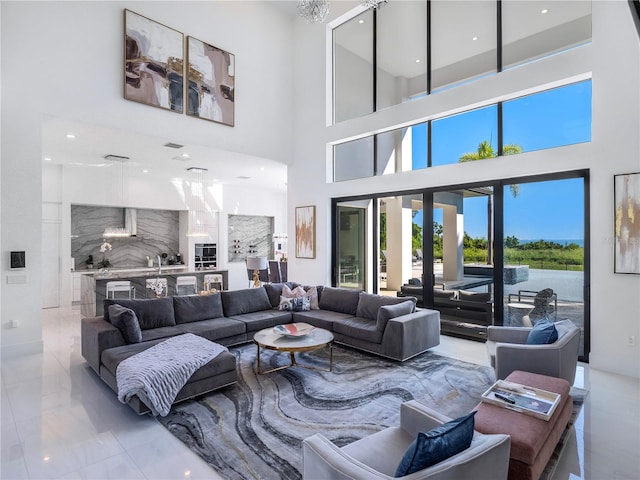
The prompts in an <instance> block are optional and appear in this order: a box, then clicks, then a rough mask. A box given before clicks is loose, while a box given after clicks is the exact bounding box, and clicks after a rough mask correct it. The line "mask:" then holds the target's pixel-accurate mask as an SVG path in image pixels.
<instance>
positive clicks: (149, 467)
mask: <svg viewBox="0 0 640 480" xmlns="http://www.w3.org/2000/svg"><path fill="white" fill-rule="evenodd" d="M43 324H44V328H43V339H44V345H45V346H44V352H43V353H42V354H38V355H30V356H25V357H20V358H14V359H10V360H5V361H3V362H2V383H1V388H0V403H1V411H2V417H1V418H2V420H1V424H0V425H1V428H2V440H1V449H2V454H1V456H0V462H1V468H2V469H1V474H0V478H2V479H3V480H13V479H45V478H46V479H48V478H62V479H96V480H97V479H118V480H124V479H178V478H190V479H191V478H192V479H196V478H202V479H217V478H220V477H219V476H218V475H216V473H215V472H214V471H213V470H211V468H210V467H209V466H208V465H207V464H206V463H205V462H203V461H202V460H201V459H200V458H199V457H197V456H196V455H195V454H193V453H192V452H191V451H190V450H189V449H188V448H187V447H185V446H184V445H182V443H181V442H179V441H178V440H177V439H175V438H174V437H173V436H172V435H171V434H170V433H169V432H168V431H167V430H166V429H165V428H163V427H162V426H160V424H159V423H158V422H156V421H155V420H154V419H153V418H151V417H149V416H143V417H139V416H137V415H135V414H134V413H133V411H132V410H131V409H130V408H129V407H128V406H125V405H122V404H120V403H119V402H118V401H117V399H116V396H115V394H114V393H113V392H112V391H111V390H110V389H109V388H108V387H107V386H106V385H105V384H103V383H102V381H101V380H99V379H98V378H97V376H96V375H95V374H94V373H93V371H92V370H91V369H90V368H89V367H88V366H87V364H86V363H85V362H84V359H83V358H82V356H81V355H80V327H79V324H80V313H79V311H78V310H77V309H71V308H57V309H48V310H44V320H43ZM433 351H434V352H435V353H439V354H441V355H447V356H450V357H455V358H459V359H461V360H465V361H469V362H473V363H479V364H486V363H487V358H486V354H485V349H484V345H483V344H481V343H476V342H468V341H465V340H460V339H455V338H450V337H444V336H443V337H442V340H441V344H440V346H438V347H437V348H435V349H433ZM576 385H578V386H582V387H584V388H587V389H588V390H589V391H590V394H589V396H588V397H587V400H586V402H585V405H584V408H583V411H582V414H581V415H580V417H579V418H578V421H577V423H576V426H575V430H574V432H575V435H573V436H572V438H571V441H570V443H569V445H568V446H567V448H566V450H565V453H564V455H563V457H562V460H561V463H560V465H559V467H558V470H557V472H556V476H555V478H556V479H579V478H585V479H596V480H599V479H638V478H640V455H639V454H638V453H639V450H638V447H639V446H640V382H639V381H638V380H635V379H631V378H628V377H622V376H619V375H613V374H610V373H605V372H600V371H597V370H594V369H591V368H590V367H589V366H588V365H581V366H580V367H579V371H578V376H577V378H576Z"/></svg>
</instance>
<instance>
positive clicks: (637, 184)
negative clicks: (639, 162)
mask: <svg viewBox="0 0 640 480" xmlns="http://www.w3.org/2000/svg"><path fill="white" fill-rule="evenodd" d="M613 187H614V197H615V232H614V234H615V255H614V256H615V262H614V272H615V273H632V274H636V275H639V274H640V172H638V173H628V174H624V175H614V177H613Z"/></svg>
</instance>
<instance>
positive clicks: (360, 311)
mask: <svg viewBox="0 0 640 480" xmlns="http://www.w3.org/2000/svg"><path fill="white" fill-rule="evenodd" d="M404 302H408V303H410V304H411V307H412V311H413V308H415V304H416V299H415V298H413V297H386V296H384V295H376V294H373V293H365V292H360V295H359V298H358V308H357V310H356V316H357V317H362V318H368V319H369V320H376V319H377V318H378V309H379V308H380V307H381V306H382V305H395V304H398V303H404ZM409 313H411V312H409Z"/></svg>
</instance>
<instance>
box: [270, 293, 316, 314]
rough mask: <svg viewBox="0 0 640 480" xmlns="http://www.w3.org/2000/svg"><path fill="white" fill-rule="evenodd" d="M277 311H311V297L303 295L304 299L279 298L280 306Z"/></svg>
mask: <svg viewBox="0 0 640 480" xmlns="http://www.w3.org/2000/svg"><path fill="white" fill-rule="evenodd" d="M278 310H281V311H285V312H308V311H309V310H311V297H310V296H309V295H305V296H304V297H294V298H287V297H284V296H282V297H280V305H278Z"/></svg>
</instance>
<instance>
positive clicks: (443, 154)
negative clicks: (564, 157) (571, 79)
mask: <svg viewBox="0 0 640 480" xmlns="http://www.w3.org/2000/svg"><path fill="white" fill-rule="evenodd" d="M503 128H504V144H505V145H508V144H515V145H519V146H520V147H521V148H522V151H523V152H527V151H534V150H542V149H545V148H553V147H556V146H561V145H571V144H574V143H581V142H586V141H590V140H591V81H586V82H581V83H576V84H573V85H569V86H566V87H561V88H557V89H553V90H549V91H546V92H542V93H539V94H536V95H530V96H527V97H523V98H519V99H516V100H513V101H510V102H505V103H504V104H503ZM432 135H433V141H432V166H433V167H437V166H438V165H446V164H452V163H457V162H458V159H459V158H460V156H461V155H462V154H464V153H466V152H475V151H476V150H477V148H478V144H479V143H480V142H482V141H483V140H489V141H491V144H492V146H493V148H494V149H495V150H497V107H496V106H489V107H485V108H482V109H479V110H474V111H471V112H465V113H462V114H459V115H455V116H452V117H447V118H444V119H441V120H436V121H434V122H433V123H432ZM426 145H427V141H426V125H424V124H423V125H420V126H416V127H413V152H414V158H413V168H414V169H417V168H424V167H425V166H426ZM464 208H465V231H466V232H467V233H469V235H471V236H472V237H485V238H486V236H487V214H486V211H487V204H486V200H484V199H481V198H478V199H468V200H465V206H464ZM583 210H584V202H583V180H582V179H569V180H557V181H549V182H539V183H529V184H520V194H519V196H518V197H517V198H513V197H512V196H511V193H510V192H509V191H507V192H506V195H505V235H513V236H516V237H517V238H519V239H521V240H540V239H547V240H561V239H582V237H583V231H584V221H583V220H584V218H583V217H584V215H583ZM434 219H435V221H437V222H439V223H442V217H441V211H440V210H436V211H435V212H434ZM414 221H416V222H422V215H418V216H416V217H415V219H414Z"/></svg>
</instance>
